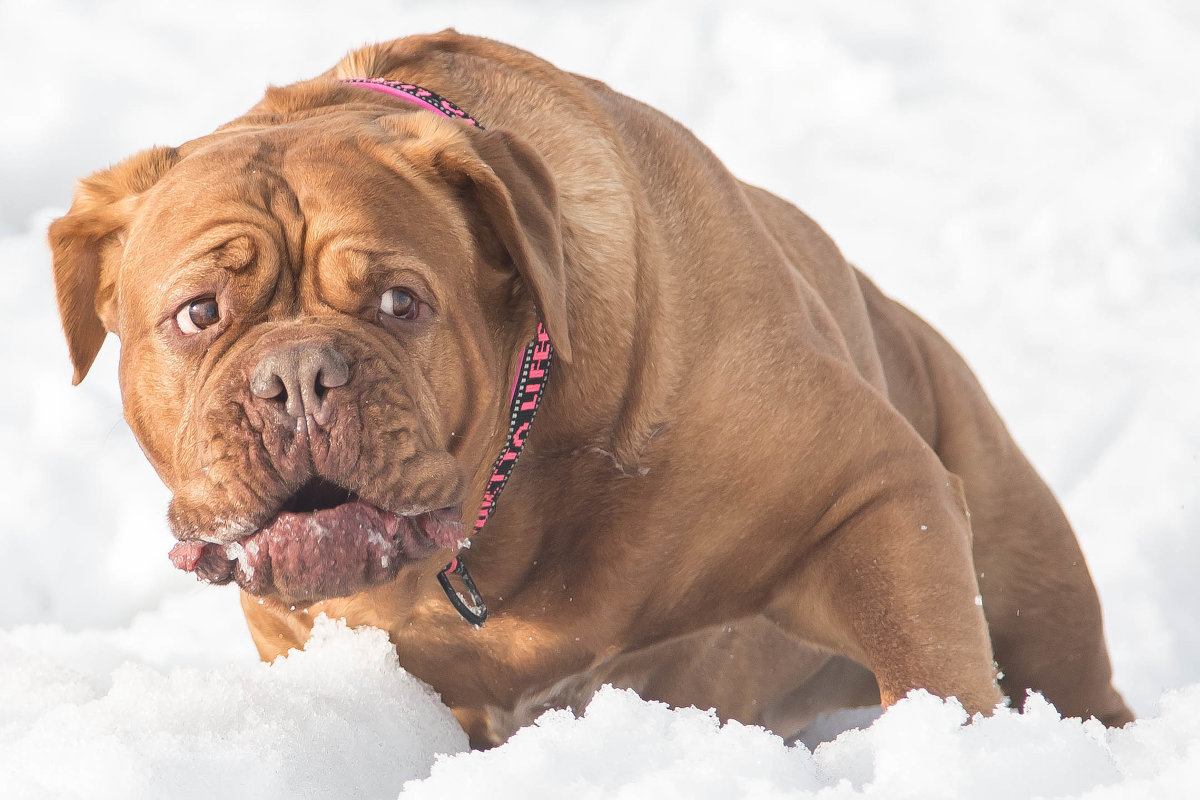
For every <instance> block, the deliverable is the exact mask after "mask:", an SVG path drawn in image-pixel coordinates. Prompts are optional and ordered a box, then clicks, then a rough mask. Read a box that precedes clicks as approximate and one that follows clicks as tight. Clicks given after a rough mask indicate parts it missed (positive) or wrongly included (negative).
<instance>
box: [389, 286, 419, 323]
mask: <svg viewBox="0 0 1200 800" xmlns="http://www.w3.org/2000/svg"><path fill="white" fill-rule="evenodd" d="M379 310H380V311H382V312H383V313H384V314H387V315H388V316H389V317H395V318H396V319H416V318H417V317H418V316H419V315H420V313H421V302H420V301H419V300H417V298H415V297H413V296H412V294H410V293H409V292H408V290H406V289H401V288H399V287H393V288H391V289H388V290H387V291H386V292H384V293H383V296H382V297H380V298H379Z"/></svg>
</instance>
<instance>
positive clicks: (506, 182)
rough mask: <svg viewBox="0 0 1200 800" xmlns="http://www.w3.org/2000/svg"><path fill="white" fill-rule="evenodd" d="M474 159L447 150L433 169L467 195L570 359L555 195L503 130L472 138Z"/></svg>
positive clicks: (526, 149)
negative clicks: (466, 192) (469, 193)
mask: <svg viewBox="0 0 1200 800" xmlns="http://www.w3.org/2000/svg"><path fill="white" fill-rule="evenodd" d="M471 138H472V143H473V144H474V146H475V156H469V155H468V154H467V153H465V152H464V151H463V150H462V149H458V148H448V149H446V150H443V151H441V152H440V153H438V154H437V155H436V156H435V157H434V165H435V166H436V168H437V169H438V171H439V172H440V173H441V174H442V175H443V176H444V177H445V178H446V179H447V180H449V181H450V182H451V183H453V184H455V185H458V186H460V187H462V188H464V189H466V190H467V191H469V192H471V193H472V194H473V196H474V198H475V201H476V202H477V203H478V204H479V206H480V208H481V209H482V211H483V213H484V215H485V216H486V217H487V222H488V224H489V225H490V227H491V229H492V231H493V232H494V233H495V234H496V236H497V238H498V239H499V240H500V244H501V245H502V246H503V247H504V249H505V250H507V251H508V255H509V257H510V258H511V259H512V261H513V264H514V265H515V267H516V269H517V273H518V274H519V275H520V276H521V279H522V280H523V281H524V282H525V285H526V286H528V288H529V290H530V292H532V294H533V299H534V302H535V303H536V305H537V307H538V311H540V312H541V317H542V322H543V324H545V326H546V333H547V334H549V336H550V342H551V344H553V345H554V349H555V351H556V352H557V353H558V355H559V356H561V357H562V359H563V360H564V361H570V360H571V339H570V331H569V330H568V324H567V283H566V269H565V266H564V263H563V245H562V226H561V222H560V219H559V212H558V191H557V189H556V188H555V185H554V178H553V177H552V176H551V175H550V170H549V168H548V167H547V166H546V163H545V162H544V161H543V160H542V158H541V156H539V155H538V154H537V153H536V152H535V151H534V150H533V148H531V147H530V146H529V145H527V144H525V143H524V142H523V141H521V140H520V139H518V138H516V137H514V136H512V135H510V134H508V133H505V132H504V131H483V130H480V131H478V132H477V134H475V135H473V136H472V137H471Z"/></svg>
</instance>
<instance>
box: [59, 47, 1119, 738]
mask: <svg viewBox="0 0 1200 800" xmlns="http://www.w3.org/2000/svg"><path fill="white" fill-rule="evenodd" d="M351 78H387V79H391V80H395V81H410V82H412V83H413V84H415V85H416V86H415V87H412V88H410V89H407V90H406V91H407V92H408V93H409V95H408V96H405V97H400V96H394V94H395V92H388V91H385V90H384V89H382V88H380V86H363V85H355V84H349V83H346V82H344V81H342V80H340V79H351ZM416 87H425V88H426V89H431V90H433V91H434V92H436V93H438V94H440V95H442V96H443V97H445V98H448V99H450V100H452V101H453V102H454V103H456V104H458V105H459V106H461V108H462V109H466V111H467V112H469V113H470V114H473V115H475V117H476V119H477V120H478V122H479V123H480V124H481V125H482V127H474V126H472V125H471V124H470V123H469V122H467V121H463V120H459V119H447V118H446V116H444V115H443V114H450V115H451V116H457V115H459V112H458V111H457V110H456V109H455V108H454V107H453V106H451V105H446V106H440V107H439V108H440V109H441V110H442V112H443V113H435V109H434V108H431V107H426V108H422V107H420V105H419V104H418V102H416V101H414V100H413V99H412V98H411V95H419V96H420V97H425V96H426V95H424V94H422V91H423V90H422V89H419V88H416ZM427 103H432V104H434V105H437V98H436V97H433V98H432V99H428V100H427ZM50 241H51V246H52V248H53V250H54V271H55V279H56V283H57V288H58V298H59V303H60V308H61V312H62V318H63V324H64V327H65V329H66V333H67V339H68V342H69V345H70V351H71V357H72V359H73V361H74V364H75V379H76V381H78V380H80V379H82V378H83V376H84V375H85V374H86V372H87V370H88V368H89V366H90V364H91V362H92V360H93V358H94V357H95V355H96V352H97V351H98V350H99V348H100V345H101V342H102V340H103V339H104V337H105V333H106V331H112V332H114V333H116V334H117V335H118V336H119V337H120V339H121V342H122V352H121V368H120V371H121V386H122V392H123V397H124V403H125V413H126V417H127V418H128V420H129V424H130V426H131V427H132V429H133V431H134V433H135V434H136V435H137V437H138V439H139V441H140V442H141V445H142V448H143V449H144V450H145V452H146V455H147V456H148V457H149V459H150V460H151V462H152V463H153V464H154V467H155V468H156V469H157V471H158V474H159V475H160V476H161V477H162V479H163V481H164V482H165V483H166V484H167V486H168V487H169V488H170V489H171V490H172V492H173V494H174V496H173V499H172V501H171V507H170V515H169V516H170V524H171V528H172V530H173V531H174V533H175V535H176V537H177V538H179V539H180V542H181V544H180V545H178V546H177V547H176V549H175V551H174V552H173V557H174V560H175V561H176V564H177V565H178V566H181V567H183V568H185V569H192V570H195V571H196V572H197V573H198V574H199V575H201V576H202V577H206V578H208V579H210V580H214V581H230V580H236V581H237V582H238V583H239V584H240V585H241V586H242V588H243V590H244V592H243V605H244V608H245V611H246V616H247V619H248V621H249V625H250V630H251V632H252V634H253V637H254V641H255V643H256V645H257V646H258V650H259V652H260V654H261V655H262V657H263V658H265V659H271V658H273V657H274V656H276V655H278V654H280V653H284V652H286V651H287V650H288V649H289V648H293V647H300V646H302V645H303V644H304V642H305V639H306V635H307V633H308V630H309V627H310V624H311V620H312V617H313V615H314V614H315V613H317V612H319V611H324V612H326V613H328V614H330V615H331V616H338V617H345V618H346V619H348V620H349V622H350V623H351V624H353V625H375V626H378V627H380V628H383V629H384V630H386V631H388V632H389V634H390V636H391V639H392V641H393V642H394V643H395V645H396V648H397V650H398V652H399V655H400V660H401V663H402V664H403V665H404V666H405V667H406V668H407V669H408V670H409V671H411V672H412V673H414V674H415V675H417V676H419V677H421V678H423V679H424V680H426V681H428V682H429V683H430V684H432V685H433V686H434V688H435V689H437V690H438V691H439V692H440V693H441V694H442V697H443V698H444V699H445V701H446V703H447V704H449V705H450V706H451V707H452V708H453V709H454V710H455V712H456V713H457V715H458V718H459V720H460V721H461V722H462V724H463V726H464V728H466V730H467V731H468V732H469V733H470V735H471V740H472V742H473V743H474V744H475V745H477V746H484V745H487V744H491V743H496V742H500V741H503V740H504V739H505V738H506V737H507V736H508V735H510V734H511V733H512V731H513V730H515V729H516V727H518V726H520V725H522V724H524V723H526V722H528V721H529V720H530V719H532V718H533V717H534V716H535V715H536V714H538V713H539V712H540V711H541V710H542V709H544V708H546V707H549V706H558V705H565V704H571V705H574V707H576V708H581V707H582V706H583V704H584V703H585V702H586V699H587V697H588V696H589V693H590V692H591V691H593V689H594V688H595V687H596V686H597V685H599V684H600V683H601V682H606V681H607V682H613V683H616V684H618V685H624V686H630V687H633V688H635V689H637V690H638V691H640V692H641V693H642V694H643V695H645V696H647V697H654V698H660V699H663V700H666V701H668V702H670V703H674V704H683V705H686V704H696V705H699V706H702V707H703V706H715V707H716V708H717V709H718V711H719V712H720V713H721V714H722V715H723V716H726V717H733V718H737V719H740V720H743V721H745V722H748V723H761V724H765V725H768V726H770V727H772V728H773V729H775V730H776V731H778V732H780V733H782V734H785V735H786V734H792V733H794V732H796V731H797V730H798V729H799V728H800V727H802V726H803V725H804V724H805V723H806V722H807V721H809V720H810V719H811V718H812V716H813V715H814V714H816V713H818V712H820V711H822V710H825V709H828V708H833V707H838V706H843V705H856V704H870V703H872V702H879V701H882V702H883V703H884V704H885V705H887V704H890V703H893V702H895V701H896V699H897V698H900V697H903V696H904V694H905V693H906V692H908V691H909V690H910V689H913V688H918V687H920V688H926V689H928V690H930V691H932V692H934V693H937V694H939V695H942V696H956V697H958V698H959V699H960V700H961V701H962V702H963V704H964V705H965V706H966V707H967V709H969V710H971V711H981V712H985V713H986V712H987V711H989V710H990V709H992V708H993V707H994V705H995V704H996V703H997V702H999V701H1000V700H1001V690H1003V692H1004V693H1005V694H1007V695H1008V696H1010V697H1013V698H1015V699H1016V700H1017V701H1018V702H1020V701H1021V699H1022V698H1023V695H1024V693H1025V692H1026V690H1028V689H1036V690H1039V691H1042V692H1044V693H1045V695H1046V696H1047V697H1048V698H1049V699H1050V700H1051V701H1052V702H1053V703H1055V704H1056V705H1057V706H1058V708H1059V709H1060V710H1061V711H1062V712H1063V713H1064V714H1071V715H1084V716H1087V715H1093V716H1096V717H1098V718H1100V719H1102V720H1103V721H1105V722H1106V723H1108V724H1112V725H1116V724H1122V723H1124V722H1126V721H1128V720H1130V719H1131V718H1132V716H1131V714H1130V712H1129V710H1128V708H1126V706H1125V704H1124V702H1123V701H1122V700H1121V697H1120V696H1119V695H1118V694H1117V692H1116V691H1115V690H1114V689H1113V688H1112V685H1111V675H1110V667H1109V660H1108V655H1107V652H1106V649H1105V644H1104V641H1103V635H1102V631H1101V622H1100V610H1099V606H1098V602H1097V598H1096V593H1095V590H1094V588H1093V586H1092V583H1091V579H1090V577H1089V575H1088V571H1087V568H1086V566H1085V565H1084V562H1083V558H1082V555H1081V554H1080V551H1079V547H1078V545H1077V544H1076V541H1075V538H1074V536H1073V534H1072V532H1071V530H1070V528H1069V527H1068V524H1067V522H1066V520H1065V519H1064V517H1063V515H1062V512H1061V511H1060V510H1059V507H1058V505H1057V504H1056V502H1055V501H1054V499H1053V497H1052V496H1051V494H1050V492H1049V491H1048V490H1047V488H1046V487H1045V485H1044V484H1043V483H1042V481H1041V480H1040V479H1039V478H1038V476H1037V475H1036V474H1035V473H1034V471H1033V469H1032V468H1031V467H1030V466H1029V464H1028V463H1027V462H1026V460H1025V458H1024V457H1023V456H1022V454H1021V453H1020V451H1019V450H1018V449H1017V447H1016V445H1015V444H1014V443H1013V441H1012V439H1011V438H1010V437H1009V435H1008V433H1007V431H1006V430H1005V428H1004V426H1003V424H1002V423H1001V421H1000V420H999V418H998V417H997V415H996V413H995V411H994V410H993V409H992V407H991V406H990V405H989V403H988V401H987V399H986V398H985V396H984V394H983V391H982V389H981V388H980V387H979V385H978V383H977V382H976V381H975V379H974V377H973V376H972V375H971V372H970V371H969V370H968V368H967V367H966V365H965V364H964V363H963V362H962V360H961V359H960V358H959V357H958V355H957V354H956V353H955V352H954V351H953V350H952V349H951V348H950V346H949V345H947V344H946V343H945V341H943V340H942V339H941V338H940V337H939V336H938V335H937V334H936V333H935V332H934V331H932V330H931V329H930V328H929V327H928V326H927V325H925V324H924V323H923V322H922V321H921V320H920V319H918V318H917V317H916V316H914V315H912V314H911V313H909V312H908V311H906V310H905V309H904V308H902V307H901V306H899V305H897V304H896V303H894V302H892V301H891V300H889V299H887V298H886V297H884V296H883V295H882V294H880V292H879V291H878V290H877V289H876V288H875V286H874V285H873V284H871V282H870V281H869V280H867V279H866V278H864V277H863V276H862V275H861V274H860V273H858V272H857V271H856V270H855V269H853V268H852V267H850V266H849V265H848V264H847V263H846V262H845V261H844V260H843V259H842V257H841V255H840V254H839V253H838V251H837V249H836V247H835V246H834V245H833V244H832V242H830V240H829V239H828V238H827V237H826V236H825V235H824V233H822V231H821V230H820V229H819V228H818V227H817V226H816V225H815V224H814V223H813V222H812V221H811V220H809V219H808V218H807V217H805V216H804V215H803V214H802V213H800V212H799V211H797V210H796V209H795V208H793V207H792V206H790V205H788V204H787V203H785V202H784V201H782V200H780V199H778V198H776V197H774V196H772V195H771V194H768V193H767V192H765V191H762V190H760V189H756V188H753V187H750V186H746V185H744V184H742V183H739V182H738V181H737V180H736V179H735V178H733V176H731V175H730V174H729V173H728V172H727V171H726V170H725V169H724V167H722V166H721V164H720V163H719V162H718V161H717V160H716V159H715V158H714V157H713V155H712V154H711V153H710V152H709V151H708V150H706V149H705V148H704V147H703V145H701V144H700V143H699V142H698V141H696V139H694V138H693V137H692V136H691V135H690V134H689V133H688V132H687V131H686V130H684V129H683V128H682V127H680V126H679V125H678V124H676V123H674V122H672V121H671V120H669V119H667V118H666V117H664V116H663V115H661V114H659V113H657V112H655V111H654V110H652V109H650V108H647V107H645V106H643V105H641V104H639V103H637V102H635V101H633V100H630V99H629V98H627V97H623V96H621V95H619V94H617V93H615V92H613V91H612V90H610V89H608V88H607V87H606V86H604V85H603V84H600V83H597V82H595V81H591V80H587V79H583V78H579V77H577V76H573V75H569V74H566V73H564V72H561V71H559V70H557V69H555V68H554V67H552V66H551V65H549V64H547V63H545V62H544V61H541V60H539V59H537V58H535V57H533V56H531V55H529V54H528V53H525V52H522V51H520V50H516V49H514V48H511V47H507V46H504V45H501V44H498V43H496V42H492V41H488V40H484V39H477V38H471V37H466V36H460V35H458V34H456V33H454V32H445V33H442V34H438V35H435V36H423V37H413V38H407V39H401V40H398V41H395V42H392V43H390V44H384V45H377V46H373V47H368V48H366V49H363V50H360V51H358V52H355V53H352V54H351V55H349V56H348V57H346V58H345V59H344V60H343V61H342V62H341V63H339V64H338V65H337V66H335V67H334V68H333V69H332V70H331V71H329V72H327V73H326V74H324V75H322V76H321V77H319V78H317V79H315V80H312V81H307V82H304V83H298V84H295V85H292V86H288V87H283V88H273V89H271V90H269V91H268V92H267V95H266V97H265V98H264V99H263V100H262V102H260V103H259V104H258V105H257V106H255V107H254V108H253V109H251V110H250V112H249V113H248V114H246V115H245V116H243V117H241V118H239V119H237V120H234V121H233V122H231V123H229V124H228V125H225V126H223V127H222V128H220V129H218V130H217V131H216V132H215V133H213V134H212V135H209V136H205V137H202V138H200V139H197V140H195V141H192V142H188V143H187V144H185V145H182V146H181V147H178V148H158V149H154V150H149V151H146V152H143V153H140V154H138V155H135V156H133V157H132V158H130V159H128V160H127V161H125V162H123V163H121V164H119V165H117V166H115V167H113V168H111V169H109V170H104V171H101V172H99V173H96V174H95V175H92V176H91V177H89V178H87V179H85V180H84V181H83V182H82V184H81V186H80V188H79V191H78V193H77V196H76V199H75V203H74V205H73V206H72V207H71V211H70V213H68V214H67V215H66V216H65V217H63V218H61V219H59V220H57V221H55V223H54V224H53V225H52V227H51V230H50ZM539 322H540V323H541V324H542V325H544V331H545V333H547V334H548V336H549V340H550V342H551V343H552V345H553V348H554V359H555V361H554V364H553V366H552V368H551V371H550V375H549V377H548V379H547V380H545V381H544V383H543V382H542V381H541V378H539V377H538V376H537V374H536V373H537V369H539V367H538V366H537V365H535V367H534V375H533V376H532V377H529V378H528V381H527V382H526V383H523V384H522V386H521V387H519V388H518V389H517V401H518V402H517V405H520V402H521V398H522V396H523V395H521V392H524V391H526V390H527V389H531V388H532V385H533V384H538V385H543V386H544V387H545V394H544V400H543V402H542V405H541V410H540V411H539V412H538V415H537V418H536V420H535V422H534V423H533V425H532V427H531V428H528V429H525V428H523V427H520V428H519V430H517V431H515V433H514V438H515V440H516V443H517V444H520V442H521V441H527V442H528V446H527V447H526V449H525V452H524V455H522V456H521V459H520V462H519V463H518V464H517V465H516V467H515V469H513V470H512V472H511V480H510V481H509V483H508V485H507V488H506V489H505V490H504V494H503V498H502V499H500V500H499V502H498V504H496V506H495V507H496V509H497V510H496V513H495V514H494V516H492V517H491V519H490V522H488V524H487V526H486V528H484V529H483V530H482V531H480V532H478V533H476V534H474V535H471V534H469V533H468V531H467V528H466V527H465V526H464V524H463V522H464V520H468V521H469V520H474V519H475V516H476V512H477V509H479V508H480V502H481V500H480V498H481V497H485V495H486V497H487V498H488V500H487V502H485V503H484V505H485V510H488V508H487V507H490V506H491V505H492V501H493V500H494V499H495V495H494V493H493V492H491V491H490V489H489V487H490V486H491V485H492V483H493V482H494V480H495V477H494V474H493V465H494V463H498V464H499V465H501V466H504V468H505V469H507V468H508V467H509V466H511V463H510V462H511V458H509V459H508V460H505V458H503V457H502V458H501V459H499V460H497V453H501V452H502V451H503V452H506V453H510V452H511V449H512V442H511V441H510V439H509V438H508V433H509V421H510V419H509V415H510V397H511V396H512V394H513V375H514V374H516V372H517V370H518V368H519V366H520V364H521V359H522V355H523V351H524V348H525V347H526V345H527V344H528V343H530V342H531V341H533V340H534V338H535V335H536V331H537V330H538V328H539ZM543 350H544V352H543V353H542V356H546V355H547V354H548V352H549V350H548V349H547V348H544V347H543ZM542 366H544V364H542ZM527 384H528V385H527ZM968 509H970V511H968ZM467 538H470V539H471V541H470V550H469V551H466V552H465V554H464V557H463V563H466V562H469V564H470V569H471V571H470V573H469V574H470V575H471V576H473V577H474V579H475V583H476V584H477V585H478V587H479V591H480V592H481V594H482V596H483V599H484V600H486V602H487V603H488V605H489V606H490V611H491V616H490V618H489V619H488V620H487V622H486V623H485V624H483V625H482V626H481V627H476V626H474V625H471V624H468V623H466V622H464V621H463V619H461V618H460V613H459V611H457V610H456V608H455V606H454V605H453V604H452V602H451V599H450V598H451V597H453V598H454V599H456V600H458V602H459V603H460V604H462V602H463V601H462V600H461V599H459V595H458V594H457V593H454V592H444V591H443V589H442V587H441V586H440V585H439V581H438V579H437V577H438V574H439V572H440V571H441V569H442V567H443V565H444V564H446V563H447V561H449V560H450V559H451V558H452V557H454V556H455V554H456V553H458V552H459V549H460V544H461V543H462V542H463V540H464V539H467ZM457 580H459V579H457V578H456V581H457ZM465 590H466V589H465V587H464V588H463V589H462V591H465ZM474 605H475V606H476V608H475V609H474V610H478V608H477V606H478V605H479V603H478V602H475V603H474ZM470 611H471V609H467V611H466V612H465V613H466V614H467V616H470ZM985 616H986V619H985ZM993 654H994V658H995V661H993ZM997 665H998V666H999V670H1000V674H999V683H998V684H997ZM868 670H869V671H868Z"/></svg>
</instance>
